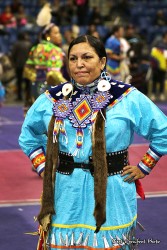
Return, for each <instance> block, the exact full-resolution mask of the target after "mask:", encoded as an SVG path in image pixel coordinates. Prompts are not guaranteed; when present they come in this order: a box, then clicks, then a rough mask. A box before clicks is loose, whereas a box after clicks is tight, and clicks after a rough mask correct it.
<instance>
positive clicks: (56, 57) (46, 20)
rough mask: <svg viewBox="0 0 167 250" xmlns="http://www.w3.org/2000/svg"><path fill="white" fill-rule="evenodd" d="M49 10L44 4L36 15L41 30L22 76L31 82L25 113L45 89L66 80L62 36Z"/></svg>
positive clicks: (47, 5)
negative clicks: (29, 97) (52, 20)
mask: <svg viewBox="0 0 167 250" xmlns="http://www.w3.org/2000/svg"><path fill="white" fill-rule="evenodd" d="M50 12H51V10H50V5H49V4H45V5H44V7H43V8H42V10H41V11H40V13H39V15H38V17H37V24H38V25H39V26H41V27H42V31H41V32H40V34H39V42H38V43H37V44H36V45H34V46H33V47H32V49H31V50H30V52H29V57H28V59H27V61H26V64H25V67H24V77H25V78H26V79H29V80H30V82H31V85H30V96H31V99H30V100H29V103H28V105H27V103H26V104H25V113H26V112H27V109H28V108H29V106H31V105H32V103H33V102H34V101H35V100H36V98H37V97H38V96H39V95H40V94H41V93H43V92H45V90H46V89H49V88H50V87H51V86H55V85H57V84H60V83H61V82H64V81H66V79H65V77H64V76H63V72H62V71H63V67H64V64H65V54H64V52H63V50H62V48H61V46H62V36H61V33H60V29H59V27H58V26H56V25H55V24H54V23H51V14H50ZM27 106H28V107H27Z"/></svg>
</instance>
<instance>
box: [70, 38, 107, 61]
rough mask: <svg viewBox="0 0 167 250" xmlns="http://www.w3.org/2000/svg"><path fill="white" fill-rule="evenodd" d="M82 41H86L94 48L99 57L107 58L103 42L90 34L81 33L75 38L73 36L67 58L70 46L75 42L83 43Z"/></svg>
mask: <svg viewBox="0 0 167 250" xmlns="http://www.w3.org/2000/svg"><path fill="white" fill-rule="evenodd" d="M84 42H86V43H88V44H89V45H90V46H91V47H92V48H94V50H95V51H96V53H97V55H98V56H99V58H100V59H101V58H102V57H106V58H107V54H106V50H105V47H104V44H103V42H102V41H101V40H100V39H99V38H97V37H94V36H91V35H82V36H78V37H77V38H75V39H74V40H73V41H72V42H71V43H70V45H69V48H68V58H69V54H70V51H71V48H72V47H73V46H74V45H76V44H79V43H84Z"/></svg>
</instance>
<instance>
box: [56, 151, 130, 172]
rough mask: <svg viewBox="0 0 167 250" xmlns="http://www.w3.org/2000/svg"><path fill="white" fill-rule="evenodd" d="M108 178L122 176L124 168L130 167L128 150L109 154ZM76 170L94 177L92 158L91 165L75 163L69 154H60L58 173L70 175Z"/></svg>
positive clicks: (90, 159)
mask: <svg viewBox="0 0 167 250" xmlns="http://www.w3.org/2000/svg"><path fill="white" fill-rule="evenodd" d="M106 155H107V165H108V176H112V175H116V174H121V173H122V172H123V167H124V166H126V165H128V150H127V149H125V150H120V151H117V152H111V153H107V154H106ZM75 168H81V169H82V170H85V171H90V173H91V174H92V175H93V173H94V166H93V161H92V156H90V157H89V163H77V162H74V159H73V156H72V155H71V154H69V153H65V152H62V151H60V152H59V165H58V167H57V169H56V171H57V172H58V173H61V174H65V175H70V174H72V172H73V171H74V169H75Z"/></svg>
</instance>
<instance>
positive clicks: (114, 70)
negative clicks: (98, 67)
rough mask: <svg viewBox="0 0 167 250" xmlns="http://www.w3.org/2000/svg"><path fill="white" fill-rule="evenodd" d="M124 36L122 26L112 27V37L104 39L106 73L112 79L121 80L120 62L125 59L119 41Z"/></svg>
mask: <svg viewBox="0 0 167 250" xmlns="http://www.w3.org/2000/svg"><path fill="white" fill-rule="evenodd" d="M123 35H124V27H123V26H122V25H114V26H113V28H112V35H111V36H109V37H108V38H107V39H106V42H105V48H106V52H107V58H108V60H107V71H108V72H109V73H110V74H111V76H112V78H113V79H116V80H121V68H120V65H121V62H122V60H124V59H125V55H124V54H123V53H122V51H121V41H120V39H121V38H122V37H123Z"/></svg>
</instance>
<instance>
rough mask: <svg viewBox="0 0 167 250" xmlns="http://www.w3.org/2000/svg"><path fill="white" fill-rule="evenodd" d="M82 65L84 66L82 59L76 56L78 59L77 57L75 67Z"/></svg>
mask: <svg viewBox="0 0 167 250" xmlns="http://www.w3.org/2000/svg"><path fill="white" fill-rule="evenodd" d="M83 66H84V64H83V60H82V59H81V58H78V59H77V67H78V68H82V67H83Z"/></svg>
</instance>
